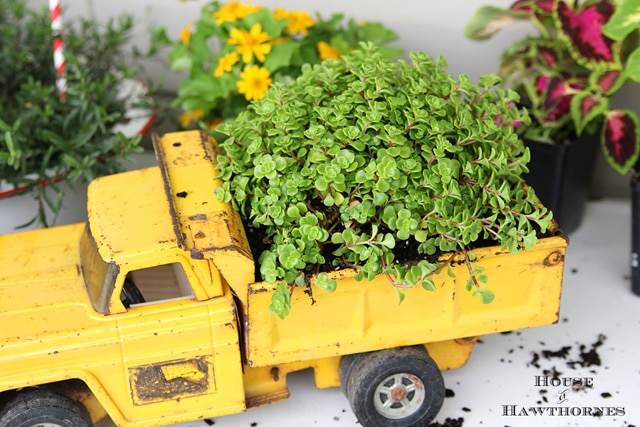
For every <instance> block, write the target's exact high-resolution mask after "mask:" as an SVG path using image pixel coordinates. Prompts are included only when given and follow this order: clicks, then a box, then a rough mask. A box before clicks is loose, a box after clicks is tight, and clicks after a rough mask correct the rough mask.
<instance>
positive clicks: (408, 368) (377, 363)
mask: <svg viewBox="0 0 640 427" xmlns="http://www.w3.org/2000/svg"><path fill="white" fill-rule="evenodd" d="M348 362H349V360H348V359H347V360H345V365H341V369H340V371H341V374H346V375H347V378H345V379H343V378H341V381H342V382H343V384H344V386H343V390H344V389H346V395H347V399H348V400H349V403H350V405H351V409H352V410H353V412H354V414H355V415H356V418H358V421H359V422H360V424H362V425H363V426H365V427H369V426H385V427H386V426H388V427H391V426H397V427H400V426H402V427H423V426H428V425H429V423H430V422H431V420H433V419H434V418H435V417H436V415H438V412H439V411H440V408H441V407H442V403H443V402H444V394H445V388H444V380H443V379H442V373H441V372H440V369H439V368H438V365H436V363H435V362H434V361H433V359H431V357H429V354H428V353H427V351H426V350H425V348H424V347H405V348H398V349H390V350H383V351H377V352H373V353H365V354H362V355H359V356H357V357H355V358H353V359H352V366H350V368H347V367H346V365H347V363H348ZM345 380H346V381H345Z"/></svg>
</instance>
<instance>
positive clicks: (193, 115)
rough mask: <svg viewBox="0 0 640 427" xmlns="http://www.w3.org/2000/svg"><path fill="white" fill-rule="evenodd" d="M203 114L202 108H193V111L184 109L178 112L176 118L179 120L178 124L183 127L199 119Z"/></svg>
mask: <svg viewBox="0 0 640 427" xmlns="http://www.w3.org/2000/svg"><path fill="white" fill-rule="evenodd" d="M203 116H204V111H202V110H193V111H185V112H184V113H182V114H180V116H179V117H178V120H179V121H180V125H181V126H182V127H183V128H186V127H187V126H189V125H190V124H191V122H195V121H196V120H199V119H201V118H202V117H203Z"/></svg>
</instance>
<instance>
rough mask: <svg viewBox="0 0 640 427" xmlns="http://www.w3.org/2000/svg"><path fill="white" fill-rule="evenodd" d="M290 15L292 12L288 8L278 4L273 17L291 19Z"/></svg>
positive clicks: (277, 19)
mask: <svg viewBox="0 0 640 427" xmlns="http://www.w3.org/2000/svg"><path fill="white" fill-rule="evenodd" d="M290 17H291V13H290V12H289V11H288V10H285V9H283V8H281V7H280V6H276V9H275V10H274V11H273V19H275V20H276V21H280V20H282V19H289V18H290Z"/></svg>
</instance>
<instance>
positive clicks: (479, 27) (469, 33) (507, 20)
mask: <svg viewBox="0 0 640 427" xmlns="http://www.w3.org/2000/svg"><path fill="white" fill-rule="evenodd" d="M525 19H529V14H528V13H527V12H518V11H513V10H510V9H504V8H501V7H495V6H483V7H481V8H480V9H478V10H477V11H476V12H475V13H474V14H473V16H472V17H471V19H470V20H469V22H468V23H467V25H466V27H465V29H464V34H465V36H466V37H467V38H469V39H470V40H486V39H488V38H490V37H492V36H493V35H495V34H496V33H498V32H499V31H500V30H502V29H503V28H505V27H507V26H509V25H511V24H512V23H514V22H516V21H521V20H525Z"/></svg>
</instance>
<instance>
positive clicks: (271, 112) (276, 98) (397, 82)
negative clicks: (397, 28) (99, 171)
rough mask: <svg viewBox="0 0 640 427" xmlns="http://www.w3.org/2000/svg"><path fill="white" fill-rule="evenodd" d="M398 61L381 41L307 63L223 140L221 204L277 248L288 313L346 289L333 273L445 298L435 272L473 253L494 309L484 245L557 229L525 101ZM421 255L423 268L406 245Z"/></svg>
mask: <svg viewBox="0 0 640 427" xmlns="http://www.w3.org/2000/svg"><path fill="white" fill-rule="evenodd" d="M410 57H411V61H412V63H411V64H409V63H407V62H405V61H401V60H400V61H392V60H388V59H385V58H384V57H383V55H382V54H381V52H380V51H379V49H378V48H376V47H375V46H374V45H372V44H368V45H363V46H362V48H361V50H356V51H354V52H352V53H349V54H346V55H344V56H343V57H342V59H341V60H340V59H330V60H327V61H324V62H322V63H321V64H316V65H315V66H310V65H306V66H304V67H303V68H302V75H301V76H300V77H299V78H298V79H297V80H295V81H294V82H292V83H291V84H288V85H287V84H282V83H274V84H273V85H272V86H271V88H270V89H269V90H268V91H267V92H266V93H265V95H264V97H263V98H261V99H260V100H259V101H257V102H254V103H252V104H250V105H249V107H248V109H247V110H246V111H244V112H243V113H241V114H240V115H239V116H238V117H237V118H236V119H234V120H232V121H228V122H225V123H223V124H222V125H220V126H218V127H217V129H216V130H217V131H219V132H222V133H223V134H225V135H226V136H227V139H226V140H225V141H224V142H223V143H222V144H221V151H222V153H221V155H220V156H219V157H218V167H219V170H220V175H219V176H220V178H221V179H222V180H223V185H222V186H221V187H219V188H217V189H216V196H217V197H218V198H219V199H220V200H224V201H226V202H231V203H232V204H233V206H234V207H235V208H236V209H237V210H239V211H240V212H241V215H242V216H243V217H244V218H245V219H247V220H248V221H249V222H250V223H252V225H253V226H254V227H257V228H261V229H263V230H264V232H265V235H266V241H267V242H268V244H267V248H266V249H265V250H264V251H262V252H261V254H257V253H256V256H257V257H259V259H258V261H259V265H260V273H261V275H262V278H263V279H264V280H266V281H269V282H272V283H273V282H279V284H278V286H277V290H276V292H275V294H274V295H273V298H272V304H271V307H270V309H271V311H272V312H273V313H276V314H278V315H280V316H285V315H286V314H287V313H288V312H289V309H290V307H289V305H290V299H289V296H290V287H292V286H301V287H304V286H307V284H308V281H309V275H314V276H315V278H314V280H313V284H314V285H315V286H318V287H320V288H322V289H324V290H326V291H332V290H334V289H335V287H336V285H337V284H336V282H335V280H332V279H330V278H329V276H328V274H327V273H326V271H327V270H326V269H327V268H328V269H333V268H338V267H344V266H349V267H353V268H355V269H356V271H357V276H356V279H371V278H373V277H374V276H376V275H378V274H386V275H387V277H389V278H390V279H391V280H392V282H393V284H394V285H395V286H396V290H397V291H398V296H399V298H400V299H402V297H403V294H402V291H401V289H402V288H404V287H408V286H422V287H424V288H425V289H428V290H435V288H436V286H435V283H434V281H433V275H434V274H436V273H437V272H439V271H442V270H443V269H447V267H448V266H449V265H450V264H451V263H452V262H454V261H453V260H454V257H453V256H452V254H456V253H460V254H463V258H464V259H465V264H466V265H467V267H468V269H469V276H468V280H467V287H468V289H469V290H470V291H471V290H472V291H473V292H474V294H476V295H477V296H479V297H480V298H481V299H482V301H484V302H490V301H491V300H492V298H493V294H492V293H491V292H490V291H489V290H486V289H483V288H482V285H483V283H485V282H486V281H487V277H486V276H485V275H484V274H483V273H482V271H481V270H480V269H479V268H478V267H477V266H474V265H473V259H474V258H473V250H472V249H473V247H474V245H477V244H478V242H479V241H491V242H494V244H495V242H498V244H500V245H501V246H502V247H504V248H508V249H509V250H510V251H512V252H517V251H518V250H520V249H521V248H530V247H532V246H533V245H534V244H535V243H536V240H537V236H538V233H540V232H545V231H546V230H547V229H548V228H549V226H550V224H551V214H550V212H549V211H548V210H547V209H546V208H544V207H542V206H540V204H539V202H538V200H537V198H536V196H535V193H534V191H533V190H532V189H529V190H528V191H527V189H526V188H525V186H524V184H523V181H522V179H521V178H520V174H521V173H523V172H524V171H525V170H526V165H527V162H528V160H529V157H528V153H529V152H528V151H527V150H526V149H525V147H524V145H523V143H522V140H521V139H520V138H519V137H518V135H517V134H516V131H515V129H514V126H513V125H514V124H515V123H516V122H520V121H524V122H525V123H526V122H527V121H528V116H527V115H526V114H525V115H524V116H523V115H522V114H521V112H520V111H519V110H518V109H517V108H513V104H514V102H516V101H517V100H518V95H517V94H516V93H515V92H514V91H510V90H509V91H505V90H502V89H499V88H496V87H495V84H496V83H497V82H498V81H499V80H500V79H499V78H498V77H497V76H495V75H490V76H485V77H483V78H481V79H480V85H479V86H477V85H474V84H473V83H472V82H471V81H470V79H469V78H468V77H466V76H464V75H462V76H460V77H459V78H458V79H456V78H454V77H453V76H451V75H449V74H448V73H447V71H446V69H445V67H446V63H445V61H444V59H442V58H439V59H437V60H433V59H432V58H431V57H429V56H428V55H427V54H425V53H421V52H415V53H412V54H411V55H410ZM405 246H409V247H412V248H414V251H413V252H412V254H413V256H414V258H411V259H412V262H411V263H406V264H405V263H401V262H398V261H399V256H397V254H398V252H397V250H398V249H399V248H400V247H405Z"/></svg>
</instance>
